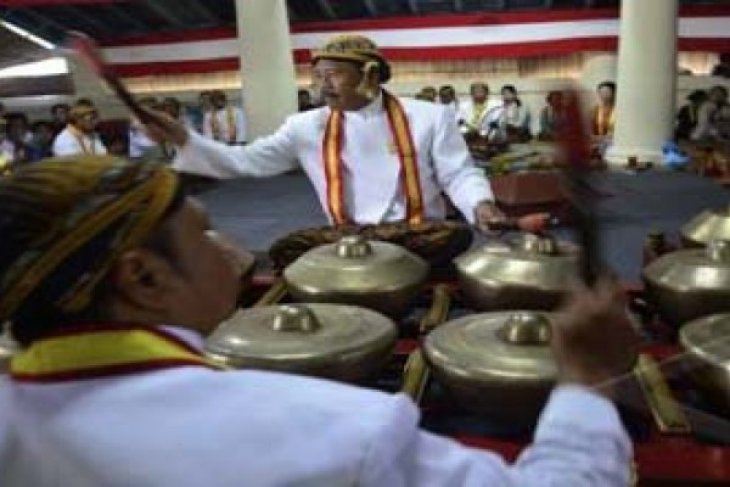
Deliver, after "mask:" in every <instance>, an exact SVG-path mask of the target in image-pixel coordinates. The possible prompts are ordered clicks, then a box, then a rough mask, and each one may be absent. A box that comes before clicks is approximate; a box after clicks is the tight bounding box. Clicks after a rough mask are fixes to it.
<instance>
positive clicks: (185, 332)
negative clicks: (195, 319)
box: [160, 325, 205, 352]
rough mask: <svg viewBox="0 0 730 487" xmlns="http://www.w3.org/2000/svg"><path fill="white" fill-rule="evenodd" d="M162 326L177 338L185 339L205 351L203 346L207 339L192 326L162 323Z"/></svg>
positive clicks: (200, 350) (189, 343)
mask: <svg viewBox="0 0 730 487" xmlns="http://www.w3.org/2000/svg"><path fill="white" fill-rule="evenodd" d="M160 328H161V329H162V330H164V331H166V332H167V333H170V334H171V335H174V336H175V338H177V339H179V340H182V341H184V342H185V343H187V344H188V345H190V346H191V347H193V348H194V349H195V350H198V351H199V352H202V351H203V347H204V346H205V339H204V338H203V336H202V335H201V334H200V333H198V332H197V331H195V330H191V329H190V328H183V327H181V326H172V325H160Z"/></svg>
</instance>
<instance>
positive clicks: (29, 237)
mask: <svg viewBox="0 0 730 487" xmlns="http://www.w3.org/2000/svg"><path fill="white" fill-rule="evenodd" d="M177 186H178V183H177V177H176V175H175V173H174V172H173V171H172V170H171V169H170V168H168V167H165V166H163V165H160V164H158V163H152V162H149V163H131V162H129V161H127V160H125V159H121V158H116V157H112V156H102V157H97V156H82V157H73V158H64V159H49V160H46V161H41V162H38V163H36V164H33V165H31V166H27V167H25V168H23V169H21V170H20V171H18V172H16V173H15V174H13V175H12V176H10V177H8V178H5V179H2V180H0V323H2V322H3V321H5V320H9V319H11V317H12V316H13V315H14V314H15V313H16V312H17V311H18V310H19V309H21V308H22V307H23V306H24V305H25V304H26V302H27V301H28V300H29V298H31V297H33V296H36V297H38V296H41V297H42V302H43V303H46V304H48V305H50V306H53V307H54V308H55V309H56V310H57V311H59V312H61V313H76V312H79V311H81V310H83V309H85V308H86V307H87V306H88V305H89V304H90V302H91V300H92V298H93V294H94V290H95V288H96V286H97V284H99V282H100V281H101V280H102V279H103V278H104V277H105V276H106V274H107V273H108V271H109V269H110V267H111V265H112V264H113V262H114V261H115V260H116V258H117V257H118V256H119V255H120V254H121V253H122V252H123V251H125V250H127V249H129V248H131V247H134V246H136V245H139V244H140V243H142V242H143V241H144V240H145V239H146V238H148V236H149V235H150V233H151V232H152V230H154V228H155V227H156V225H157V224H158V223H159V222H160V220H161V218H163V216H164V215H165V213H166V211H167V209H168V208H169V207H170V205H171V204H172V202H173V201H174V200H175V199H176V195H177Z"/></svg>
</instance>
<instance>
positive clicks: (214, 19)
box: [186, 0, 221, 24]
mask: <svg viewBox="0 0 730 487" xmlns="http://www.w3.org/2000/svg"><path fill="white" fill-rule="evenodd" d="M208 3H209V2H204V1H198V0H194V1H192V2H186V5H187V6H188V8H190V10H192V11H193V12H194V13H195V14H196V15H198V16H199V17H202V18H203V20H205V21H206V22H209V23H211V24H215V23H219V22H220V21H221V18H220V17H219V16H218V15H216V14H215V12H214V11H213V9H210V8H208Z"/></svg>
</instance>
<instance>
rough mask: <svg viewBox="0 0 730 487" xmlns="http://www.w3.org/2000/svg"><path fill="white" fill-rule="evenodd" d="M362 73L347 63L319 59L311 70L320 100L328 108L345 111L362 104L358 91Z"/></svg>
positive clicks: (355, 66) (361, 97) (354, 65)
mask: <svg viewBox="0 0 730 487" xmlns="http://www.w3.org/2000/svg"><path fill="white" fill-rule="evenodd" d="M362 78H363V73H362V70H361V69H360V67H359V66H358V65H357V64H355V63H351V62H348V61H333V60H331V59H320V60H319V61H317V62H316V63H315V65H314V67H313V69H312V82H313V83H314V86H315V89H317V90H318V91H319V92H320V95H321V96H320V99H321V100H322V101H324V102H325V103H326V104H327V106H329V107H330V108H333V109H335V108H337V109H343V110H347V109H350V108H352V107H356V106H359V105H361V104H362V101H363V99H364V96H363V95H362V93H360V92H359V91H358V86H359V85H360V83H361V82H362Z"/></svg>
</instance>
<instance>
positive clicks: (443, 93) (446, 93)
mask: <svg viewBox="0 0 730 487" xmlns="http://www.w3.org/2000/svg"><path fill="white" fill-rule="evenodd" d="M455 99H456V94H455V93H454V92H453V91H452V90H449V89H446V90H439V101H440V102H441V104H442V105H450V104H451V103H453V102H454V100H455Z"/></svg>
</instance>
